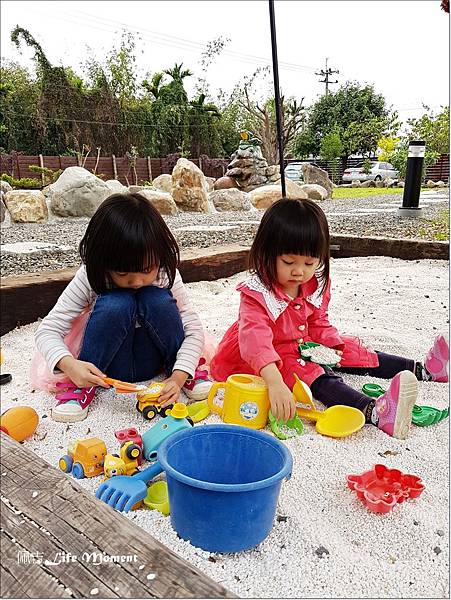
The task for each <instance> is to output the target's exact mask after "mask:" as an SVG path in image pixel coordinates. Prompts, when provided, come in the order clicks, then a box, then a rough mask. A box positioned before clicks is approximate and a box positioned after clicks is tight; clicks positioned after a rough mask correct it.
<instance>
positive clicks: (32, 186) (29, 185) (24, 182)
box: [0, 173, 42, 190]
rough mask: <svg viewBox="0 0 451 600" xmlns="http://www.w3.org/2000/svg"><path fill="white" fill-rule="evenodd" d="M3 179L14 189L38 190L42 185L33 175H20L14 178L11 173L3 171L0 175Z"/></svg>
mask: <svg viewBox="0 0 451 600" xmlns="http://www.w3.org/2000/svg"><path fill="white" fill-rule="evenodd" d="M0 179H2V180H3V181H7V182H8V183H9V185H10V186H12V187H13V188H14V189H15V190H39V189H41V187H42V184H41V182H40V181H39V180H38V179H34V178H33V177H22V178H21V179H14V177H11V175H7V174H6V173H3V174H2V175H1V177H0Z"/></svg>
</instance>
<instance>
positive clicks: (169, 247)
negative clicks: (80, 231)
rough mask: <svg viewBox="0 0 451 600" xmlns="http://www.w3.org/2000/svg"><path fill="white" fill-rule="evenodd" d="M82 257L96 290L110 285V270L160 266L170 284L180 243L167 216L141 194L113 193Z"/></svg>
mask: <svg viewBox="0 0 451 600" xmlns="http://www.w3.org/2000/svg"><path fill="white" fill-rule="evenodd" d="M80 256H81V258H82V261H83V262H84V263H85V265H86V273H87V276H88V280H89V282H90V284H91V286H92V288H93V290H94V291H95V292H96V293H101V292H102V291H105V289H106V288H107V287H108V282H109V272H110V271H118V272H124V273H130V272H133V273H137V272H142V271H146V270H148V269H150V268H154V267H156V266H158V267H159V268H160V269H163V270H164V271H165V272H166V275H167V277H168V280H169V287H172V285H173V283H174V279H175V271H176V268H177V264H178V261H179V248H178V245H177V242H176V240H175V238H174V236H173V235H172V233H171V232H170V230H169V228H168V226H167V225H166V223H165V221H164V219H163V217H162V216H161V215H160V213H159V212H158V211H157V210H156V208H155V207H153V206H152V205H151V203H150V202H149V201H148V200H147V199H146V198H144V197H143V196H140V195H139V194H137V193H136V194H113V195H112V196H109V197H108V198H107V199H106V200H104V202H103V203H102V204H101V205H100V206H99V208H98V209H97V211H96V212H95V214H94V215H93V217H92V218H91V221H90V222H89V224H88V227H87V229H86V232H85V235H84V236H83V239H82V240H81V242H80Z"/></svg>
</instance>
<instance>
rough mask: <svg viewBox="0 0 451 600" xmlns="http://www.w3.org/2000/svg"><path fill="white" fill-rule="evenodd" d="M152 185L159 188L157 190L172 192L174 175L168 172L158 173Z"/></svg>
mask: <svg viewBox="0 0 451 600" xmlns="http://www.w3.org/2000/svg"><path fill="white" fill-rule="evenodd" d="M152 186H153V187H154V188H157V190H162V191H163V192H168V194H170V193H171V190H172V175H168V174H167V173H163V174H162V175H158V177H155V179H154V180H153V181H152Z"/></svg>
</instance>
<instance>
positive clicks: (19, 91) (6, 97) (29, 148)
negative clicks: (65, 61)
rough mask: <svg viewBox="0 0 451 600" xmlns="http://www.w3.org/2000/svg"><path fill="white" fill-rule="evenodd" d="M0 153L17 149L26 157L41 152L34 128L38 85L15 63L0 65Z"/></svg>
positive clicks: (6, 62)
mask: <svg viewBox="0 0 451 600" xmlns="http://www.w3.org/2000/svg"><path fill="white" fill-rule="evenodd" d="M0 81H1V83H0V150H1V152H10V151H12V150H15V149H20V150H22V151H24V152H27V153H28V154H38V153H39V152H40V145H39V140H38V137H37V132H36V129H35V126H34V122H35V116H36V106H37V103H38V99H39V95H40V89H39V83H38V81H37V80H36V79H33V78H32V76H31V74H30V72H29V71H28V70H27V69H26V68H24V67H22V66H20V65H19V64H17V63H15V62H9V61H3V63H2V65H1V67H0Z"/></svg>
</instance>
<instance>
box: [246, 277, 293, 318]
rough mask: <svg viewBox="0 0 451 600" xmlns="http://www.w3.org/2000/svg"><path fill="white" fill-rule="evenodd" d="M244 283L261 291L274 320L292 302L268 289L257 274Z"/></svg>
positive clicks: (252, 288) (254, 289)
mask: <svg viewBox="0 0 451 600" xmlns="http://www.w3.org/2000/svg"><path fill="white" fill-rule="evenodd" d="M243 285H245V286H246V287H247V288H249V289H250V290H252V291H254V292H259V293H260V294H261V295H262V296H263V298H264V300H265V304H266V308H267V309H268V310H269V312H270V313H271V315H272V316H273V318H274V320H276V319H278V318H279V317H280V315H281V314H282V313H283V311H284V310H285V309H286V308H287V306H288V305H289V304H290V303H289V302H287V301H286V300H281V299H280V298H277V296H276V295H275V294H274V292H272V291H271V290H268V288H267V287H266V286H265V285H263V283H262V281H261V280H260V278H259V277H257V275H252V276H251V277H249V278H248V279H246V281H244V282H243Z"/></svg>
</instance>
